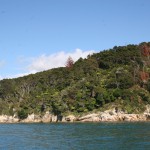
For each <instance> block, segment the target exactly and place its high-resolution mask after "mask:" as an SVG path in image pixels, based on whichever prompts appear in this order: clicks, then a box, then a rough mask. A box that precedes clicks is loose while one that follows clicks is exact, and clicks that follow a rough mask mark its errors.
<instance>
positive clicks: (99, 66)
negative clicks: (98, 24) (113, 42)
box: [0, 44, 150, 119]
mask: <svg viewBox="0 0 150 150" xmlns="http://www.w3.org/2000/svg"><path fill="white" fill-rule="evenodd" d="M140 47H141V44H140V45H127V46H115V47H114V48H112V49H110V50H104V51H102V52H100V53H95V54H93V55H89V56H88V58H87V59H82V58H80V59H79V60H78V61H76V62H75V63H74V64H73V65H72V66H71V67H69V69H68V67H60V68H55V69H51V70H47V71H43V72H39V73H36V74H34V75H33V74H31V75H28V76H24V77H20V78H17V79H5V80H2V81H0V104H2V105H1V106H0V108H1V109H0V113H1V114H6V113H7V114H13V111H12V108H18V109H17V110H20V111H18V116H19V118H20V119H23V118H26V117H27V114H28V113H32V112H34V113H39V114H40V113H44V112H45V111H51V112H52V113H54V114H56V115H60V114H62V113H68V112H72V113H80V112H81V113H82V112H88V111H92V110H94V109H99V108H103V107H105V105H107V104H111V103H115V101H120V102H121V101H123V104H122V105H123V108H124V109H126V110H127V111H128V112H129V113H130V112H138V111H142V110H143V109H144V105H145V104H149V103H150V94H149V91H150V80H147V81H146V82H143V81H142V80H141V78H140V71H143V70H144V71H145V72H146V71H147V72H148V73H150V66H149V64H150V62H149V60H148V58H147V57H143V56H142V55H141V50H140ZM143 61H144V62H145V64H143ZM120 105H121V104H120ZM2 106H3V107H2ZM137 107H138V108H139V109H138V108H137Z"/></svg>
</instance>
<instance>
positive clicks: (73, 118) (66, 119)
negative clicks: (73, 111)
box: [65, 115, 76, 122]
mask: <svg viewBox="0 0 150 150" xmlns="http://www.w3.org/2000/svg"><path fill="white" fill-rule="evenodd" d="M75 120H76V117H75V116H74V115H69V116H67V117H65V121H67V122H74V121H75Z"/></svg>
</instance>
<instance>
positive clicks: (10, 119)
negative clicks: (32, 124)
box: [0, 115, 19, 123]
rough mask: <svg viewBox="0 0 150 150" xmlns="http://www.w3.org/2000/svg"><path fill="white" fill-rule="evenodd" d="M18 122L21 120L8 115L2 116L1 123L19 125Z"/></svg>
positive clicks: (0, 117)
mask: <svg viewBox="0 0 150 150" xmlns="http://www.w3.org/2000/svg"><path fill="white" fill-rule="evenodd" d="M18 121H19V119H18V118H15V117H13V116H7V115H1V116H0V123H17V122H18Z"/></svg>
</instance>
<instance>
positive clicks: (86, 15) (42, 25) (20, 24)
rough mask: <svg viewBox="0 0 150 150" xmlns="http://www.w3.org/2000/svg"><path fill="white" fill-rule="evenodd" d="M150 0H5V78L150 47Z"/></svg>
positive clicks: (0, 55) (1, 50) (0, 13)
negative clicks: (118, 49) (133, 46)
mask: <svg viewBox="0 0 150 150" xmlns="http://www.w3.org/2000/svg"><path fill="white" fill-rule="evenodd" d="M149 7H150V0H0V79H3V78H14V77H18V76H23V75H27V74H30V73H36V72H39V71H43V70H47V69H51V68H57V67H61V66H65V62H66V60H67V58H68V57H69V56H71V57H72V58H73V60H74V61H76V60H78V59H79V58H80V57H82V58H86V57H87V55H89V54H92V53H97V52H99V51H102V50H104V49H109V48H113V47H114V46H123V45H128V44H139V43H141V42H148V41H150V40H149V37H150V19H149V18H150V9H149Z"/></svg>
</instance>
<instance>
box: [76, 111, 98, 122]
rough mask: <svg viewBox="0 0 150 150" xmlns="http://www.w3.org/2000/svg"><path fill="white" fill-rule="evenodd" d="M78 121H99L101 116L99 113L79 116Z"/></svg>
mask: <svg viewBox="0 0 150 150" xmlns="http://www.w3.org/2000/svg"><path fill="white" fill-rule="evenodd" d="M77 121H81V122H99V121H100V118H99V114H95V113H93V114H89V115H86V116H83V117H79V118H78V119H77Z"/></svg>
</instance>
